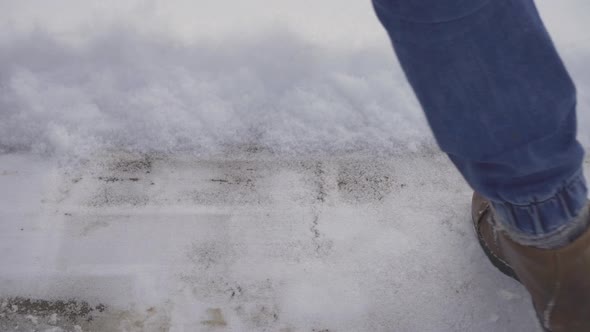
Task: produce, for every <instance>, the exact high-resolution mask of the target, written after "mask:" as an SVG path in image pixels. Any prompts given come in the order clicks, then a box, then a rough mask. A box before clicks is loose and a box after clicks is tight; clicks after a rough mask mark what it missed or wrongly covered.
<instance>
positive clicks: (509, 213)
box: [373, 0, 587, 240]
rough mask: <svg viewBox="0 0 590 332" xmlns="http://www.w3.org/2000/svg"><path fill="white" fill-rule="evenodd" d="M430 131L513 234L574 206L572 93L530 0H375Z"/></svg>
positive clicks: (555, 224) (569, 215)
mask: <svg viewBox="0 0 590 332" xmlns="http://www.w3.org/2000/svg"><path fill="white" fill-rule="evenodd" d="M373 3H374V6H375V9H376V12H377V15H378V17H379V19H380V20H381V22H382V23H383V25H384V26H385V28H386V30H387V32H388V33H389V35H390V37H391V40H392V42H393V45H394V49H395V52H396V54H397V56H398V59H399V61H400V64H401V65H402V68H403V69H404V71H405V73H406V76H407V78H408V81H409V82H410V84H411V86H412V87H413V89H414V91H415V93H416V96H417V97H418V100H419V101H420V103H421V105H422V107H423V109H424V111H425V113H426V116H427V119H428V121H429V124H430V126H431V128H432V130H433V132H434V135H435V137H436V139H437V141H438V143H439V145H440V147H441V148H442V150H443V151H445V152H446V153H447V154H448V155H449V157H450V159H451V160H452V161H453V163H454V164H455V165H456V166H457V168H458V169H459V171H460V172H461V173H462V174H463V176H464V177H465V179H466V180H467V182H468V183H469V184H470V185H471V187H472V188H473V189H474V190H475V191H477V192H479V193H481V194H482V195H483V196H485V197H486V198H488V199H490V200H491V201H492V204H493V206H494V208H495V211H496V214H497V217H498V218H499V219H501V221H502V223H503V226H505V227H506V229H507V230H508V231H510V233H511V234H513V235H514V236H515V237H523V238H524V239H523V240H526V239H527V238H533V239H534V238H535V237H536V236H537V235H546V234H548V233H551V232H554V231H556V230H558V229H561V228H563V226H564V225H565V224H567V223H569V222H571V221H572V220H574V219H575V217H576V216H577V215H578V214H579V213H580V211H582V209H583V207H584V206H585V205H586V201H587V189H586V183H585V180H584V176H583V174H582V163H583V158H584V151H583V149H582V147H581V146H580V144H579V143H578V141H577V140H576V92H575V87H574V85H573V83H572V80H571V79H570V77H569V75H568V73H567V71H566V69H565V67H564V65H563V63H562V61H561V59H560V58H559V56H558V54H557V52H556V50H555V47H554V46H553V43H552V41H551V39H550V37H549V35H548V34H547V31H546V30H545V28H544V26H543V23H542V21H541V19H540V17H539V15H538V13H537V10H536V8H535V6H534V3H533V2H532V0H445V1H440V0H420V1H412V0H374V1H373Z"/></svg>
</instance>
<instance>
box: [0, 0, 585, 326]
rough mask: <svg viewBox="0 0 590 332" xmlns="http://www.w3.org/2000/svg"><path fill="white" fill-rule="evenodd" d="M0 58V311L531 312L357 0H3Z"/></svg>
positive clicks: (3, 318) (531, 320)
mask: <svg viewBox="0 0 590 332" xmlns="http://www.w3.org/2000/svg"><path fill="white" fill-rule="evenodd" d="M538 5H539V6H540V9H541V11H542V14H543V16H544V17H545V19H546V22H547V24H548V27H549V29H550V31H551V33H552V35H553V37H554V39H555V42H556V44H557V45H558V47H559V49H560V51H561V53H562V55H563V57H564V60H565V62H566V65H567V66H568V68H569V69H570V71H571V73H572V75H573V77H574V79H575V80H576V83H577V86H578V91H579V96H580V99H579V119H580V121H579V127H580V139H581V140H582V142H583V144H584V145H585V146H586V147H589V146H590V136H589V134H588V133H589V131H588V128H590V115H589V113H588V106H590V71H589V69H588V68H590V67H588V66H587V61H588V60H587V59H588V58H587V55H588V54H590V36H588V35H587V34H581V33H579V32H580V31H586V30H588V28H589V26H588V24H589V23H588V22H587V20H586V19H585V17H584V16H582V15H583V14H584V13H586V12H588V9H590V8H588V6H590V5H589V3H587V2H585V1H583V0H572V1H567V2H565V1H564V2H554V1H553V2H552V1H549V0H543V1H538ZM228 8H232V10H228ZM0 73H2V75H0V330H9V331H11V330H13V331H30V330H38V331H56V332H57V331H68V332H70V331H281V332H287V331H290V332H295V331H331V332H334V331H525V332H526V331H536V330H538V328H537V323H536V320H535V315H534V312H533V310H532V307H531V305H530V303H529V297H528V295H527V294H526V292H525V291H524V290H523V289H522V288H521V287H520V285H519V284H517V283H516V282H514V281H513V280H511V279H509V278H507V277H504V276H502V275H501V274H500V273H498V272H496V271H495V270H494V269H493V267H492V266H491V265H490V264H489V263H488V262H487V261H486V258H485V257H484V255H483V253H482V252H481V250H480V248H479V247H478V245H477V242H476V241H475V239H474V236H473V234H472V229H471V225H470V221H469V202H470V195H471V190H470V189H469V188H468V187H467V186H466V185H465V183H464V181H463V180H462V179H461V177H460V176H459V175H458V173H457V172H456V171H455V170H454V168H453V167H452V165H451V164H450V163H449V162H448V160H447V159H446V157H445V156H443V155H442V154H440V153H439V152H437V150H436V148H435V147H434V144H433V141H432V137H431V134H430V132H429V130H428V127H427V125H426V123H425V120H424V116H423V115H422V113H421V110H420V109H419V107H418V104H417V102H416V100H415V98H414V96H413V95H412V93H411V91H410V89H409V86H408V84H407V83H406V81H405V79H404V77H403V74H402V72H401V69H400V68H399V67H398V65H397V62H396V60H395V58H394V56H393V53H392V51H391V49H390V46H389V41H388V40H387V37H386V35H385V33H384V31H383V30H382V28H381V27H380V26H379V24H378V22H377V21H376V19H375V18H374V14H373V12H372V9H371V7H370V3H369V2H368V1H366V2H361V1H356V0H339V1H338V2H336V0H326V1H321V2H317V1H313V2H312V1H311V0H301V1H292V0H283V1H270V0H253V1H248V2H238V1H232V2H231V3H228V2H214V3H213V2H206V1H202V0H198V1H189V0H175V1H164V0H151V1H147V0H117V1H113V0H105V1H101V2H100V3H98V2H96V3H88V2H80V1H75V0H56V1H52V2H51V3H50V2H42V1H38V0H21V1H18V2H15V1H0ZM588 165H590V164H589V163H588V162H587V163H586V171H588V170H589V169H588V167H589V166H588Z"/></svg>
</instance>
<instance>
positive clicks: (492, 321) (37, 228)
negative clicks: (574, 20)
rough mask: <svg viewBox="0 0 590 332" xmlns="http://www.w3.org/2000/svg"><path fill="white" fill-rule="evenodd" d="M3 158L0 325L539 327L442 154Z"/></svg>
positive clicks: (260, 328) (315, 328)
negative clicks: (478, 227) (478, 231)
mask: <svg viewBox="0 0 590 332" xmlns="http://www.w3.org/2000/svg"><path fill="white" fill-rule="evenodd" d="M0 165H2V166H1V167H0V173H1V174H3V175H2V176H0V186H1V187H2V188H11V189H10V190H2V191H1V192H0V195H2V197H0V198H1V200H0V211H2V212H0V217H1V218H2V221H3V222H2V223H1V224H0V240H1V241H0V252H1V253H2V255H1V256H0V265H1V266H2V269H1V270H0V294H2V296H3V299H2V300H3V301H5V302H6V305H5V306H4V308H3V309H0V315H1V316H0V330H5V329H7V328H8V329H10V328H11V327H14V326H16V325H19V326H21V328H22V329H21V330H18V329H16V331H25V330H26V331H28V328H36V329H39V328H51V327H60V328H63V329H64V330H67V331H70V330H73V329H74V327H75V325H79V326H80V328H81V329H82V330H84V331H515V330H517V331H536V330H537V325H536V321H535V316H534V313H533V311H532V309H531V306H530V304H529V298H528V296H527V295H526V293H525V292H524V291H523V290H522V289H521V287H520V286H519V284H518V283H516V282H515V281H513V280H512V279H510V278H508V277H505V276H503V275H501V274H500V273H498V272H497V271H495V270H494V268H493V267H492V266H491V264H490V263H488V261H487V260H486V258H485V256H484V254H483V253H482V252H481V250H480V248H479V246H478V244H477V242H476V241H475V239H474V235H473V230H472V226H471V225H470V220H469V203H470V202H469V199H470V196H471V190H470V189H469V188H468V187H467V186H466V185H464V184H463V182H462V180H461V178H460V176H459V175H458V174H457V173H456V172H455V171H454V169H453V168H452V166H451V164H450V163H449V162H448V161H447V159H446V157H445V156H444V155H442V154H438V153H432V152H422V153H416V154H405V155H403V156H399V157H396V158H375V157H356V158H355V157H351V156H349V157H346V158H322V159H291V160H287V159H273V158H268V157H264V156H253V157H252V158H251V159H242V160H235V159H216V160H214V159H207V160H201V159H195V158H193V157H184V158H182V157H179V156H177V155H172V156H165V155H130V154H120V153H113V154H108V155H102V156H98V157H97V158H95V159H90V160H87V161H85V162H83V163H80V164H79V165H77V166H76V167H71V166H68V167H64V166H60V165H59V163H58V162H56V161H53V160H48V159H47V158H40V157H33V156H30V155H15V154H12V155H5V156H2V157H0ZM39 300H40V301H41V302H35V301H39ZM56 301H72V302H71V303H69V304H67V303H63V302H56ZM0 302H2V301H0ZM15 306H16V308H13V307H15ZM52 315H57V317H56V316H54V317H53V318H52ZM31 317H35V320H34V321H35V322H36V323H37V324H33V320H32V319H31ZM3 319H4V320H3ZM51 320H53V323H51Z"/></svg>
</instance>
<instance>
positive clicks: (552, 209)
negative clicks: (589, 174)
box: [491, 169, 588, 236]
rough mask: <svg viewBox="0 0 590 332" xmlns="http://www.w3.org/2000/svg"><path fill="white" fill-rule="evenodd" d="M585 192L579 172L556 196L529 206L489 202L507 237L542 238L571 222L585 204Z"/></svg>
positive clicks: (582, 177) (586, 193)
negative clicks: (506, 232)
mask: <svg viewBox="0 0 590 332" xmlns="http://www.w3.org/2000/svg"><path fill="white" fill-rule="evenodd" d="M587 195H588V189H587V187H586V180H585V178H584V174H583V171H582V170H581V169H580V171H578V172H577V173H576V174H575V175H574V176H573V177H572V178H571V179H570V180H569V181H568V182H567V183H566V184H565V185H564V186H563V187H562V188H561V189H559V190H558V191H557V192H556V194H555V195H554V196H552V197H550V198H548V199H545V200H543V201H542V202H539V201H534V200H533V202H532V203H531V204H528V205H516V204H512V203H509V202H497V201H492V202H491V203H492V207H493V208H494V212H495V215H496V217H497V219H498V221H499V222H500V223H501V224H502V227H503V228H504V229H506V231H508V232H509V233H515V234H520V235H525V236H542V235H548V234H551V233H552V232H554V231H556V230H558V229H560V228H562V227H563V226H564V225H566V224H568V223H570V222H572V221H574V220H575V219H576V217H577V216H578V215H579V214H580V212H581V211H582V209H583V208H584V207H585V206H586V205H587V204H588V197H587Z"/></svg>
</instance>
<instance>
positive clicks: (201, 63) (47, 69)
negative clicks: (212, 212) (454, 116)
mask: <svg viewBox="0 0 590 332" xmlns="http://www.w3.org/2000/svg"><path fill="white" fill-rule="evenodd" d="M227 5H228V4H223V6H222V4H219V5H213V4H206V3H205V2H201V3H199V2H196V3H195V2H194V1H192V2H187V1H178V2H168V3H165V2H162V1H149V2H148V1H130V0H128V1H117V2H116V3H115V2H112V3H111V2H105V3H102V4H101V5H92V6H86V5H84V6H82V5H80V4H79V3H76V2H73V1H70V0H61V1H57V2H56V3H52V4H51V5H48V4H43V3H38V1H31V0H29V1H22V2H19V3H12V4H9V3H3V4H1V5H0V6H1V7H4V8H3V10H2V11H0V12H1V13H2V14H0V18H2V19H0V21H2V22H3V23H1V24H0V25H1V27H2V28H3V29H2V30H3V33H0V45H1V46H0V72H1V73H2V75H0V151H4V152H6V151H19V150H33V151H35V152H40V153H58V154H63V153H66V154H86V153H89V152H94V151H96V150H102V149H109V148H114V147H116V148H118V149H124V150H130V151H139V152H148V151H149V152H178V151H182V152H185V153H186V152H188V153H191V154H197V155H201V156H209V155H212V154H216V153H227V152H228V151H229V152H231V151H262V150H265V151H270V152H272V153H275V154H282V155H289V154H309V153H331V154H341V153H346V152H358V151H365V152H371V153H395V152H404V151H414V150H416V149H419V148H420V147H421V146H425V145H431V144H432V138H431V136H430V133H429V131H428V128H427V125H426V123H425V120H424V117H423V115H422V113H421V111H420V109H419V107H418V105H417V102H416V101H415V98H414V96H413V94H412V93H411V91H410V89H409V87H408V85H407V83H406V82H405V79H404V77H403V74H402V73H401V70H400V68H399V67H398V65H397V62H396V60H395V58H394V56H393V54H392V52H391V50H390V48H389V42H388V41H387V38H386V36H385V33H384V32H383V31H382V29H381V27H380V26H379V25H378V23H377V21H376V19H375V18H374V17H373V13H372V9H371V7H370V3H369V2H366V3H363V4H358V2H357V3H354V2H352V1H345V2H339V3H338V7H337V8H338V10H334V9H335V8H336V7H335V5H336V4H335V2H332V1H328V2H325V3H322V4H321V5H312V3H310V2H309V1H304V2H301V3H299V4H295V2H290V1H283V2H269V1H266V0H258V1H255V2H253V3H250V4H249V5H247V6H246V5H239V4H234V6H237V8H235V7H234V10H231V11H227V10H226V9H225V8H227ZM540 5H541V9H542V11H543V13H544V14H545V15H546V16H547V23H548V25H549V27H550V29H551V31H552V32H553V33H554V35H555V39H556V42H557V43H558V44H559V46H560V49H561V50H562V51H563V55H564V57H565V59H566V62H567V64H568V66H570V69H571V71H572V74H573V75H574V77H575V79H576V81H577V83H578V87H579V90H580V120H581V121H580V123H581V129H582V130H581V139H582V140H583V142H584V144H586V145H587V146H588V145H590V137H589V136H588V134H587V128H590V115H589V114H588V107H589V106H590V92H587V91H590V69H588V66H587V63H588V61H589V60H588V59H587V57H585V56H586V55H587V54H590V52H588V50H589V49H590V42H588V37H587V36H579V34H576V33H575V32H576V31H584V29H585V28H588V23H587V22H586V21H585V20H584V21H583V20H582V19H581V18H579V17H578V16H579V15H578V14H576V9H577V10H578V12H581V11H579V9H580V7H584V6H587V4H585V3H583V2H582V1H573V2H572V3H569V4H552V3H550V2H549V1H541V2H540ZM122 22H124V23H122ZM565 22H567V23H565Z"/></svg>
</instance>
